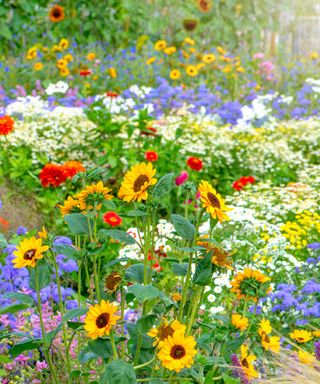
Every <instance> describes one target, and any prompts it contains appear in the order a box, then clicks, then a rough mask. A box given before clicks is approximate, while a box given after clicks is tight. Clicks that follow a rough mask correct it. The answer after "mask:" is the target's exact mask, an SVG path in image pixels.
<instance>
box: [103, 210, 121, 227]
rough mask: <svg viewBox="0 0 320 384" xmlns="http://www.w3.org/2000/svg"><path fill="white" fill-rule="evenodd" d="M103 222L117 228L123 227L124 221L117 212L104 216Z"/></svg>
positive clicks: (107, 213)
mask: <svg viewBox="0 0 320 384" xmlns="http://www.w3.org/2000/svg"><path fill="white" fill-rule="evenodd" d="M103 221H104V222H105V223H107V224H110V225H111V226H112V227H117V226H118V225H121V223H122V219H121V217H120V216H118V215H117V214H116V213H115V212H106V213H105V214H104V215H103Z"/></svg>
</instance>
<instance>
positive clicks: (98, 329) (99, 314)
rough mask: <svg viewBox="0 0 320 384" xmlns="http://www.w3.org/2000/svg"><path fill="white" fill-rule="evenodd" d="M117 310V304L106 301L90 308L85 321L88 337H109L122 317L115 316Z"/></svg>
mask: <svg viewBox="0 0 320 384" xmlns="http://www.w3.org/2000/svg"><path fill="white" fill-rule="evenodd" d="M117 310H118V306H117V305H116V304H114V303H110V302H109V301H104V300H101V303H100V304H95V305H92V306H90V307H89V311H88V313H87V316H86V318H85V319H84V329H85V330H86V331H87V332H88V336H89V337H90V338H91V339H97V338H98V337H102V336H105V335H109V333H110V331H111V328H112V327H113V326H114V325H115V324H116V322H117V320H118V319H120V317H121V316H115V313H116V312H117Z"/></svg>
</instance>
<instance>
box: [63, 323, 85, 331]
mask: <svg viewBox="0 0 320 384" xmlns="http://www.w3.org/2000/svg"><path fill="white" fill-rule="evenodd" d="M83 324H84V323H81V321H67V325H68V327H69V328H71V329H73V330H76V329H79V328H81V327H82V326H83Z"/></svg>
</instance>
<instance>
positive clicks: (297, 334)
mask: <svg viewBox="0 0 320 384" xmlns="http://www.w3.org/2000/svg"><path fill="white" fill-rule="evenodd" d="M289 336H290V337H291V339H294V340H296V341H297V342H298V343H300V344H302V343H307V342H308V341H310V340H312V337H313V336H312V333H311V332H309V331H306V330H304V329H295V330H294V331H293V332H291V333H289Z"/></svg>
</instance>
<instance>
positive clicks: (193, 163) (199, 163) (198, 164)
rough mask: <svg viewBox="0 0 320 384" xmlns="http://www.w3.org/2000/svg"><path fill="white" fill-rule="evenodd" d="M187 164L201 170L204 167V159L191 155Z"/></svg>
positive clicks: (195, 169)
mask: <svg viewBox="0 0 320 384" xmlns="http://www.w3.org/2000/svg"><path fill="white" fill-rule="evenodd" d="M187 165H188V167H190V168H191V169H193V170H194V171H200V170H201V169H202V167H203V163H202V160H201V159H199V158H198V157H189V158H188V159H187Z"/></svg>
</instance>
